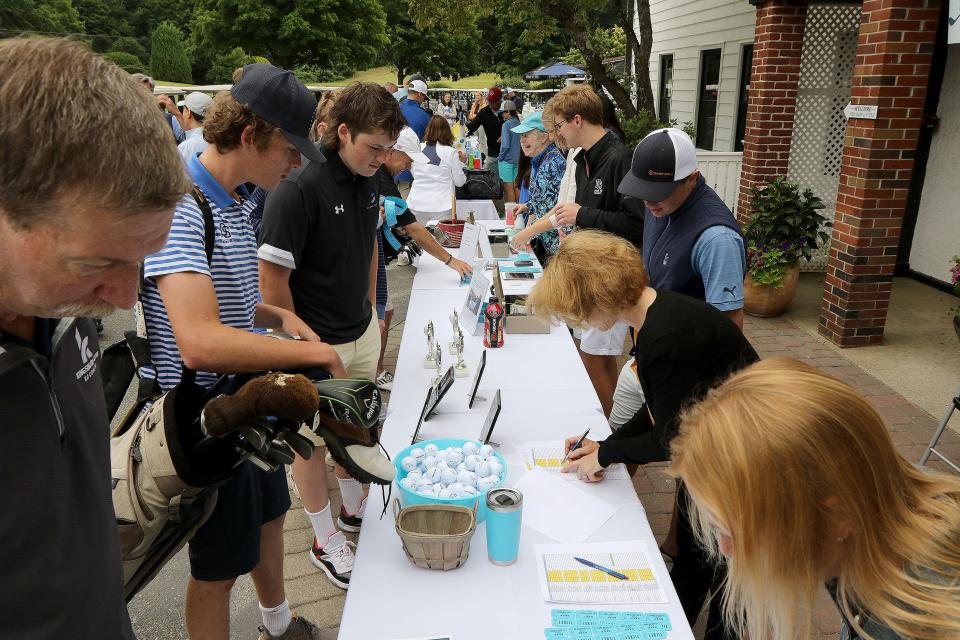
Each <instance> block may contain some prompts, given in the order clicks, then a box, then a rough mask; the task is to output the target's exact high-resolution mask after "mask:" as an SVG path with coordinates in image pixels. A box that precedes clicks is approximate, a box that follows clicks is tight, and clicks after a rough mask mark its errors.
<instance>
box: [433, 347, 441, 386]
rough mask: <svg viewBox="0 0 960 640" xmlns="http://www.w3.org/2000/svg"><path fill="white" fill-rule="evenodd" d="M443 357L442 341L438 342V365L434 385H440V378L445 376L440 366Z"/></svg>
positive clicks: (436, 364)
mask: <svg viewBox="0 0 960 640" xmlns="http://www.w3.org/2000/svg"><path fill="white" fill-rule="evenodd" d="M442 359H443V351H442V349H440V343H439V342H438V343H437V354H436V359H435V366H436V377H435V378H434V379H433V386H435V387H436V386H438V385H439V384H440V378H442V377H443V370H442V369H441V368H440V362H441V360H442Z"/></svg>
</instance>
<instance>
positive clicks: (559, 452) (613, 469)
mask: <svg viewBox="0 0 960 640" xmlns="http://www.w3.org/2000/svg"><path fill="white" fill-rule="evenodd" d="M563 456H564V453H563V446H560V445H558V443H557V441H556V440H551V441H549V442H530V443H528V444H526V445H524V458H525V460H524V462H525V463H526V465H527V469H528V470H532V469H540V470H541V471H546V472H548V473H555V474H556V475H557V476H559V477H561V478H563V479H564V480H576V479H577V474H575V473H561V472H560V469H561V468H562V467H563ZM603 477H604V478H607V479H610V480H629V479H630V474H629V473H627V468H626V467H625V466H623V465H622V464H619V463H618V464H612V465H610V466H609V467H607V468H606V469H605V470H604V472H603Z"/></svg>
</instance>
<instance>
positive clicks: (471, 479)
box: [457, 471, 477, 487]
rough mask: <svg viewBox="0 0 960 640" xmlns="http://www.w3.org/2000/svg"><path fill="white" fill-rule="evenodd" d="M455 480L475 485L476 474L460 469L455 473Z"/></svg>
mask: <svg viewBox="0 0 960 640" xmlns="http://www.w3.org/2000/svg"><path fill="white" fill-rule="evenodd" d="M457 481H458V482H459V483H460V484H462V485H464V486H470V487H475V486H477V474H475V473H474V472H473V471H461V472H460V473H458V474H457Z"/></svg>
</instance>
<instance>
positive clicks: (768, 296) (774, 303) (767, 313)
mask: <svg viewBox="0 0 960 640" xmlns="http://www.w3.org/2000/svg"><path fill="white" fill-rule="evenodd" d="M799 277H800V265H794V266H793V267H791V268H790V269H789V270H788V271H787V273H786V275H785V276H784V277H783V286H782V287H771V286H770V285H765V284H754V283H753V278H751V277H750V274H749V273H748V274H747V278H746V280H744V281H743V311H744V313H746V314H747V315H751V316H757V317H759V318H772V317H773V316H778V315H780V314H781V313H783V312H784V311H786V309H787V307H789V306H790V303H791V302H792V301H793V297H794V296H795V295H797V280H798V279H799Z"/></svg>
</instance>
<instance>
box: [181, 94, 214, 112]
mask: <svg viewBox="0 0 960 640" xmlns="http://www.w3.org/2000/svg"><path fill="white" fill-rule="evenodd" d="M212 104H213V98H211V97H210V96H208V95H207V94H205V93H202V92H200V91H194V92H192V93H188V94H187V95H186V97H185V98H184V99H183V100H181V101H180V102H178V103H177V106H178V107H183V106H185V107H187V109H190V111H191V112H192V113H194V114H196V115H198V116H200V117H201V118H202V117H204V116H205V115H206V114H207V109H209V108H210V105H212Z"/></svg>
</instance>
